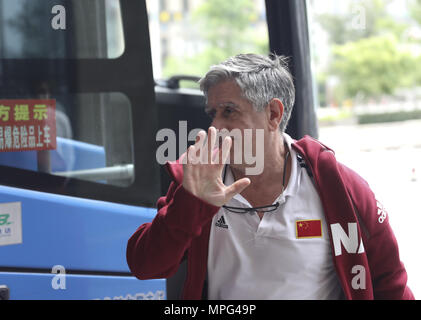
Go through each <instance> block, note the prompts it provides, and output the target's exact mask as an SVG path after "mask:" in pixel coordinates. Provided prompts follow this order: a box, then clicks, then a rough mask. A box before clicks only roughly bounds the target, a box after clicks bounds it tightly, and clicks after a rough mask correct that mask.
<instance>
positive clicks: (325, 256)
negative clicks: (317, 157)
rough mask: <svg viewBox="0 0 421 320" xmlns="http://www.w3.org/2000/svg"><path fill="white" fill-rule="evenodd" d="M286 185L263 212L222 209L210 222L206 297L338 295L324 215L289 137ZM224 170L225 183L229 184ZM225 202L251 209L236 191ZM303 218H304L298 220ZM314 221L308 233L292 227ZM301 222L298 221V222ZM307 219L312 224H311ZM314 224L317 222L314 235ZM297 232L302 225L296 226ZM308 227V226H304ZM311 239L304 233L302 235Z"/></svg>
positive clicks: (230, 180)
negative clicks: (273, 207) (274, 205)
mask: <svg viewBox="0 0 421 320" xmlns="http://www.w3.org/2000/svg"><path fill="white" fill-rule="evenodd" d="M284 139H285V141H286V143H287V145H288V148H289V150H290V152H291V154H290V156H291V160H292V169H291V176H290V179H289V182H288V185H287V187H286V189H285V191H284V193H283V194H281V195H280V196H279V197H278V198H277V199H276V201H275V202H274V203H276V202H277V201H278V202H279V204H280V205H279V207H278V208H277V209H276V210H275V211H272V212H267V213H265V214H264V216H263V219H262V220H260V218H259V216H258V215H257V213H256V212H253V213H232V212H229V211H227V210H226V209H224V208H221V209H220V210H219V211H218V213H217V214H216V215H215V216H214V218H213V220H212V227H211V232H210V239H209V253H208V298H209V299H315V300H316V299H317V300H319V299H339V298H341V297H342V288H341V285H340V282H339V279H338V276H337V275H336V271H335V268H334V265H333V259H332V254H331V246H330V242H329V234H328V232H327V225H326V221H325V216H324V212H323V208H322V204H321V202H320V199H319V196H318V194H317V191H316V189H315V187H314V185H313V182H312V181H311V178H310V177H309V176H308V174H307V173H306V171H305V168H301V167H300V164H299V162H298V160H297V154H296V152H295V151H294V150H293V149H292V148H291V143H292V139H291V138H290V137H289V136H288V135H287V134H284ZM233 181H234V180H233V176H232V173H231V170H230V169H229V168H227V173H226V177H225V184H226V185H230V184H231V183H232V182H233ZM227 205H228V206H235V207H239V206H242V207H251V205H250V204H249V203H248V201H247V200H246V199H245V198H244V197H242V196H241V195H240V194H238V195H236V196H235V197H234V198H233V199H231V201H230V202H229V203H227ZM303 220H304V221H303ZM309 220H311V221H313V222H312V223H314V220H316V222H315V223H316V228H315V229H316V230H313V229H314V225H312V228H313V229H312V231H311V233H310V234H306V233H305V230H304V233H302V232H301V231H297V228H303V227H307V226H308V224H306V223H305V222H306V221H309ZM300 221H303V222H302V223H301V222H300ZM310 223H311V222H310ZM317 223H319V225H320V226H321V230H319V231H321V234H318V231H317ZM300 230H302V229H300ZM309 230H310V229H309ZM308 235H311V236H316V237H305V236H308ZM320 235H321V236H320Z"/></svg>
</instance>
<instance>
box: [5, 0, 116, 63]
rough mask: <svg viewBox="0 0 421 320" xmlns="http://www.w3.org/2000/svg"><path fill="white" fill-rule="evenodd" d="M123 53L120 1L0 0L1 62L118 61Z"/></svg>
mask: <svg viewBox="0 0 421 320" xmlns="http://www.w3.org/2000/svg"><path fill="white" fill-rule="evenodd" d="M99 22H101V23H103V25H98V23H99ZM69 32H70V33H72V36H71V37H69V36H68V33H69ZM123 51H124V37H123V25H122V20H121V9H120V2H119V1H115V0H85V1H83V2H82V1H78V0H71V1H67V0H58V1H56V0H0V56H1V57H2V58H5V59H28V58H50V59H54V58H81V59H82V58H117V57H119V56H120V55H121V54H123Z"/></svg>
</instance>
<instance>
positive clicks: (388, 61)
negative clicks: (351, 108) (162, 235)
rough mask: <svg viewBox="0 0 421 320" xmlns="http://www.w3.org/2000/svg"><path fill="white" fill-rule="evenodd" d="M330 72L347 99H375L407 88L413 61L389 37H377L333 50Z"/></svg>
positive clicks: (394, 40)
mask: <svg viewBox="0 0 421 320" xmlns="http://www.w3.org/2000/svg"><path fill="white" fill-rule="evenodd" d="M333 51H334V55H335V59H334V64H333V68H332V71H333V72H334V73H335V74H336V75H338V76H339V78H340V80H341V84H340V85H341V86H343V87H344V92H345V94H346V96H347V97H349V98H352V97H354V96H356V95H357V94H363V95H364V96H365V97H376V96H379V95H381V94H391V93H393V91H394V89H395V88H398V87H405V86H408V85H410V84H411V83H412V82H413V80H414V77H413V75H411V73H412V71H413V69H414V64H415V62H416V61H415V58H414V57H413V56H412V54H411V53H410V52H409V51H407V50H404V49H401V48H400V47H399V44H398V41H397V40H396V38H394V37H390V36H378V37H371V38H366V39H361V40H358V41H354V42H348V43H346V44H344V45H340V46H334V49H333Z"/></svg>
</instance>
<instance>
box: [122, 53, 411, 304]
mask: <svg viewBox="0 0 421 320" xmlns="http://www.w3.org/2000/svg"><path fill="white" fill-rule="evenodd" d="M200 87H201V89H202V91H203V92H204V95H205V98H206V112H207V114H208V115H209V116H210V117H211V118H212V124H211V127H210V128H209V129H208V132H207V134H206V132H204V131H201V132H199V133H198V137H197V140H196V143H195V144H194V145H192V146H190V147H189V149H188V150H187V153H186V154H184V155H183V156H182V157H181V158H180V159H179V161H177V162H176V163H168V164H167V169H168V172H169V173H170V175H171V177H172V179H173V182H172V183H171V185H170V187H169V190H168V192H167V195H166V196H165V197H161V198H160V199H159V200H158V203H157V206H158V214H157V215H156V217H155V218H154V220H153V221H152V222H151V223H146V224H143V225H142V226H140V227H139V228H138V229H137V230H136V232H135V233H134V234H133V235H132V237H131V238H130V240H129V242H128V245H127V262H128V265H129V267H130V269H131V271H132V273H133V274H134V275H135V276H136V277H137V278H139V279H152V278H168V277H171V276H172V275H174V274H175V273H176V272H177V271H178V269H179V266H180V264H181V263H182V261H184V260H187V270H186V277H185V281H184V283H183V291H182V294H181V298H184V299H200V298H206V297H207V298H209V299H342V298H346V299H374V298H376V299H413V295H412V293H411V291H410V289H409V288H408V287H407V285H406V280H407V277H406V271H405V268H404V267H403V264H402V263H401V262H400V260H399V252H398V246H397V242H396V239H395V237H394V235H393V232H392V230H391V228H390V225H389V222H388V218H387V214H386V211H384V209H383V207H382V206H381V205H380V204H379V203H378V201H377V200H376V198H375V196H374V194H373V193H372V191H371V190H370V188H369V187H368V185H367V183H366V182H365V181H364V180H363V179H362V178H361V177H359V176H358V175H357V174H356V173H354V172H353V171H352V170H350V169H349V168H347V167H345V166H343V165H342V164H340V163H338V162H337V161H336V159H335V157H334V153H333V151H332V150H330V149H329V148H328V147H326V146H324V145H323V144H321V143H320V142H318V141H317V140H315V139H313V138H311V137H304V138H303V139H301V140H299V141H296V140H294V139H292V138H291V137H290V136H289V135H288V134H286V133H285V128H286V126H287V124H288V120H289V118H290V115H291V110H292V107H293V104H294V95H295V92H294V85H293V79H292V77H291V75H290V73H289V72H288V68H287V63H286V60H285V58H283V57H279V56H276V55H270V56H269V57H266V56H261V55H256V54H240V55H237V56H235V57H232V58H230V59H228V60H226V61H225V62H222V63H220V64H218V65H216V66H213V67H211V69H210V71H209V72H208V73H207V74H206V75H205V76H204V77H203V78H202V79H201V80H200ZM220 130H228V132H232V131H233V130H239V131H240V132H242V133H244V134H243V135H240V137H238V136H236V137H231V136H230V135H226V136H225V137H223V139H222V142H219V143H218V141H219V138H218V135H217V132H218V131H220ZM247 130H251V132H252V139H251V141H246V139H245V138H244V137H245V136H246V134H245V133H246V132H247ZM258 132H262V133H263V135H262V136H263V139H261V138H259V135H258ZM239 139H240V140H242V141H236V140H239ZM239 142H242V143H244V142H247V143H248V144H250V145H249V146H248V147H249V148H251V150H253V151H254V152H256V150H257V145H259V144H263V146H264V148H263V149H262V150H263V152H261V153H262V154H260V155H258V156H261V157H262V160H263V170H262V171H261V172H259V174H256V175H252V174H247V168H248V167H249V166H250V164H249V163H246V162H244V161H240V162H233V161H231V160H232V157H233V152H227V150H228V151H229V150H231V146H232V145H234V146H235V144H236V143H239ZM234 151H235V148H234ZM234 153H235V152H234ZM197 159H199V161H197ZM379 243H381V246H379V245H378V244H379ZM183 265H184V264H183Z"/></svg>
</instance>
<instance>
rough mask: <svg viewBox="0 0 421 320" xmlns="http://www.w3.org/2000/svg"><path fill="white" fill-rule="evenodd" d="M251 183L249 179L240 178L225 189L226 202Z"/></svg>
mask: <svg viewBox="0 0 421 320" xmlns="http://www.w3.org/2000/svg"><path fill="white" fill-rule="evenodd" d="M250 183H251V181H250V179H249V178H242V179H240V180H237V181H235V182H234V183H233V184H232V185H230V186H229V187H227V190H226V196H227V201H229V200H231V198H232V197H234V196H235V195H236V194H238V193H241V192H243V190H244V189H245V188H247V187H248V186H249V185H250Z"/></svg>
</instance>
